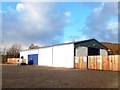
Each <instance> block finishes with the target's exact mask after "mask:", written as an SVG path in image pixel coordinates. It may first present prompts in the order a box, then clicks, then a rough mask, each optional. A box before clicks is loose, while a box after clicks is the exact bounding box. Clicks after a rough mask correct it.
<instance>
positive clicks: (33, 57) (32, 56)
mask: <svg viewBox="0 0 120 90" xmlns="http://www.w3.org/2000/svg"><path fill="white" fill-rule="evenodd" d="M28 64H29V65H33V64H36V65H38V54H30V55H28Z"/></svg>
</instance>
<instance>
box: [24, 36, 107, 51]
mask: <svg viewBox="0 0 120 90" xmlns="http://www.w3.org/2000/svg"><path fill="white" fill-rule="evenodd" d="M91 41H95V42H97V43H99V44H100V45H99V46H101V47H98V48H101V49H107V47H105V46H103V45H102V44H101V43H100V42H98V41H97V40H96V39H94V38H93V39H88V40H84V41H74V42H69V43H62V44H56V45H49V46H43V47H39V48H38V49H40V48H47V47H53V46H59V45H67V44H75V45H76V44H79V45H80V46H85V47H89V45H90V46H91V44H93V43H91ZM86 42H88V43H86ZM82 43H84V44H82ZM96 48H97V47H96ZM28 50H34V49H28ZM24 51H27V50H24Z"/></svg>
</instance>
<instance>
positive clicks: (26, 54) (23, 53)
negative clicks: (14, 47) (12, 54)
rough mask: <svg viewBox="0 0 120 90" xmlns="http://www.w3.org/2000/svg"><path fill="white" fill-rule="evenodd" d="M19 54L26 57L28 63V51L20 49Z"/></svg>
mask: <svg viewBox="0 0 120 90" xmlns="http://www.w3.org/2000/svg"><path fill="white" fill-rule="evenodd" d="M21 56H23V58H24V59H26V63H27V64H28V51H21V52H20V58H21Z"/></svg>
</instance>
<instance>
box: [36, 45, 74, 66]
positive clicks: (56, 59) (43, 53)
mask: <svg viewBox="0 0 120 90" xmlns="http://www.w3.org/2000/svg"><path fill="white" fill-rule="evenodd" d="M38 65H45V66H54V67H68V68H73V67H74V44H66V45H58V46H51V47H45V48H40V49H39V59H38Z"/></svg>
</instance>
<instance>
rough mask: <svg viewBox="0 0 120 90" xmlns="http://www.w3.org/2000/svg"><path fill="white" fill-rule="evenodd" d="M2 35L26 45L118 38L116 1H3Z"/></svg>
mask: <svg viewBox="0 0 120 90" xmlns="http://www.w3.org/2000/svg"><path fill="white" fill-rule="evenodd" d="M0 11H1V12H0V14H1V15H2V35H3V36H2V37H3V38H2V39H3V42H2V43H3V46H4V47H5V46H6V47H7V46H10V45H12V44H14V43H18V44H20V45H21V46H22V48H24V49H25V48H26V49H27V48H28V47H29V45H30V44H31V43H34V44H36V45H39V46H45V45H52V44H58V43H66V42H72V41H80V40H86V39H91V38H95V39H97V40H98V41H100V42H112V43H117V42H118V37H117V36H118V3H117V2H116V3H115V2H44V3H43V2H31V3H30V2H24V1H22V2H2V10H0Z"/></svg>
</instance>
